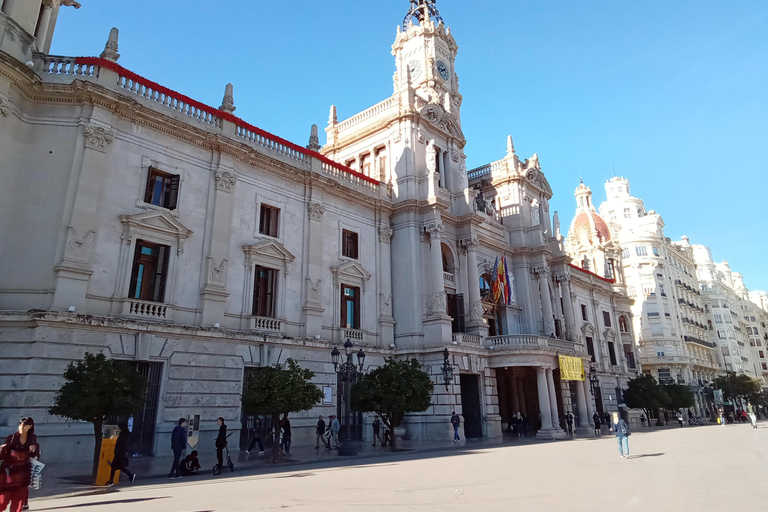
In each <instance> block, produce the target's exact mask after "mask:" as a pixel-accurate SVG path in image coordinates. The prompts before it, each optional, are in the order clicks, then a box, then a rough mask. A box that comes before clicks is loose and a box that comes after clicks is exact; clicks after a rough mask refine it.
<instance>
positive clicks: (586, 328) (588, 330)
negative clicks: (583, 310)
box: [581, 322, 595, 334]
mask: <svg viewBox="0 0 768 512" xmlns="http://www.w3.org/2000/svg"><path fill="white" fill-rule="evenodd" d="M581 332H583V333H584V334H594V333H595V328H594V327H592V324H590V323H589V322H584V323H583V324H582V326H581Z"/></svg>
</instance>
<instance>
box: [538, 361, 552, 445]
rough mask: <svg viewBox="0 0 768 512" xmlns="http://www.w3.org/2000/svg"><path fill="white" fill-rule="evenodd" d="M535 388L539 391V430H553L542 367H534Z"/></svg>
mask: <svg viewBox="0 0 768 512" xmlns="http://www.w3.org/2000/svg"><path fill="white" fill-rule="evenodd" d="M536 388H537V391H538V393H539V411H540V412H541V430H549V431H551V430H553V428H552V408H551V406H550V405H549V386H548V384H547V375H546V372H545V370H544V368H543V367H538V368H536Z"/></svg>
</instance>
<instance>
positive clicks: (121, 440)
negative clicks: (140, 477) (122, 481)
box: [106, 423, 136, 485]
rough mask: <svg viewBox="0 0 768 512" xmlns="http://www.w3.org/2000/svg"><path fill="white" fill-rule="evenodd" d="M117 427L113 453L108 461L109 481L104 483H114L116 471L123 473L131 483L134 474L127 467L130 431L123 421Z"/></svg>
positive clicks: (134, 476) (134, 477)
mask: <svg viewBox="0 0 768 512" xmlns="http://www.w3.org/2000/svg"><path fill="white" fill-rule="evenodd" d="M117 428H118V429H120V435H118V436H117V442H116V443H115V455H114V457H112V462H111V463H110V466H112V469H111V470H110V472H109V481H108V482H107V484H106V485H114V480H115V473H116V472H118V471H122V472H123V473H125V476H127V477H128V478H130V480H131V483H133V481H134V480H136V474H135V473H132V472H131V471H130V470H129V469H128V462H129V459H128V442H129V441H130V439H131V432H130V431H129V430H128V425H127V424H125V423H121V424H120V425H118V426H117Z"/></svg>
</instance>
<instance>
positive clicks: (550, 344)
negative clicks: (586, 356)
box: [485, 334, 582, 352]
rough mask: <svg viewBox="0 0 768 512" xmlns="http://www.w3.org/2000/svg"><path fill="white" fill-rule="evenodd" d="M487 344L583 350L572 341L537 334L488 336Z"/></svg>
mask: <svg viewBox="0 0 768 512" xmlns="http://www.w3.org/2000/svg"><path fill="white" fill-rule="evenodd" d="M485 346H486V347H487V348H489V349H490V348H492V349H494V350H508V349H513V350H515V349H518V350H524V349H538V348H544V349H550V350H563V351H568V352H582V347H581V345H578V344H576V343H574V342H572V341H564V340H559V339H557V338H547V337H546V336H537V335H535V334H507V335H502V336H489V337H488V338H486V342H485Z"/></svg>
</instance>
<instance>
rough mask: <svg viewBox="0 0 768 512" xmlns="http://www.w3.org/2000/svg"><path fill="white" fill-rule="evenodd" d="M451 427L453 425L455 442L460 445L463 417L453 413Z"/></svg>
mask: <svg viewBox="0 0 768 512" xmlns="http://www.w3.org/2000/svg"><path fill="white" fill-rule="evenodd" d="M451 425H453V442H454V443H458V442H459V441H460V440H461V437H459V427H460V426H461V417H459V415H458V414H456V411H453V414H452V415H451Z"/></svg>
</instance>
